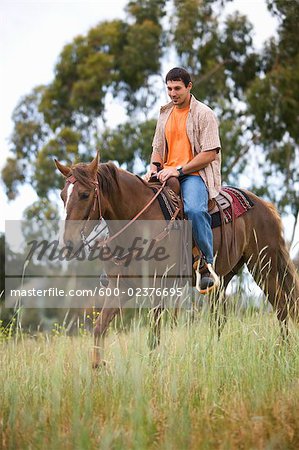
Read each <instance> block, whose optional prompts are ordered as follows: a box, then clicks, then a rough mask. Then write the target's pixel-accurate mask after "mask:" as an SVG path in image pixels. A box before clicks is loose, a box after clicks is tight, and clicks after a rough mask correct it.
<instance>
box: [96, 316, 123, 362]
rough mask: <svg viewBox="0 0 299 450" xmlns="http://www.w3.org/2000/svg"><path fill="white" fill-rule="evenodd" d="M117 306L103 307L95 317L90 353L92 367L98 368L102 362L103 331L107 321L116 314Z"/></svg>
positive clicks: (105, 329) (105, 328) (107, 324)
mask: <svg viewBox="0 0 299 450" xmlns="http://www.w3.org/2000/svg"><path fill="white" fill-rule="evenodd" d="M119 311H120V309H119V308H104V309H102V311H101V313H100V314H99V316H98V317H97V319H96V322H95V327H94V330H93V334H94V346H93V354H92V367H93V368H94V369H96V368H98V367H99V366H100V365H101V364H103V362H104V360H103V356H104V338H105V333H106V331H107V329H108V326H109V323H110V322H111V320H112V319H113V318H114V317H115V315H116V314H118V313H119Z"/></svg>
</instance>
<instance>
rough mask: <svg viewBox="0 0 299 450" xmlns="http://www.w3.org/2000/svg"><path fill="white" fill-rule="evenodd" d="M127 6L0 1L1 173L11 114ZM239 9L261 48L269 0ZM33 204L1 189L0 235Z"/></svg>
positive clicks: (253, 0)
mask: <svg viewBox="0 0 299 450" xmlns="http://www.w3.org/2000/svg"><path fill="white" fill-rule="evenodd" d="M127 3H128V0H109V1H107V0H98V1H91V0H77V1H71V0H52V1H45V0H39V1H30V0H23V1H16V0H0V60H1V72H0V89H1V91H0V105H1V108H0V149H1V160H0V168H2V167H3V165H4V163H5V159H6V158H7V156H8V154H9V142H8V141H9V135H10V133H11V131H12V121H11V114H12V111H13V109H14V107H15V106H16V104H17V102H18V101H19V99H20V97H21V96H22V95H25V94H28V93H29V92H30V91H31V89H32V88H33V87H35V86H37V85H38V84H46V83H49V82H50V81H51V80H52V78H53V69H54V65H55V62H56V60H57V57H58V55H59V53H60V52H61V50H62V48H63V46H64V45H65V44H67V43H69V42H71V41H72V40H73V38H74V37H75V36H77V35H78V34H85V33H86V32H87V31H88V30H89V29H90V28H91V27H92V26H94V25H96V24H97V23H98V22H100V21H102V20H105V19H108V20H110V19H113V18H124V17H125V13H124V11H123V10H124V6H125V5H126V4H127ZM236 9H238V10H240V11H241V12H242V13H244V14H246V15H247V16H248V18H249V20H250V21H251V22H252V23H253V24H254V27H255V44H256V46H257V47H261V45H262V43H263V42H264V40H265V39H267V38H268V37H269V36H271V35H273V34H274V33H275V24H276V22H275V20H274V19H273V18H272V17H271V16H270V14H269V13H268V11H267V9H266V4H265V0H234V1H233V2H232V3H231V2H228V4H227V6H226V10H227V12H228V13H231V12H233V11H234V10H236ZM163 101H164V99H163ZM111 115H112V114H111ZM114 116H115V113H114ZM108 117H109V111H108ZM34 199H35V194H34V192H33V190H32V189H31V187H30V186H26V187H24V188H22V191H21V195H19V196H18V197H17V199H16V200H15V201H13V202H10V203H8V202H7V199H6V196H5V194H4V191H3V187H2V186H0V201H1V212H2V214H1V219H0V231H3V230H4V221H5V219H21V218H22V212H23V210H24V208H25V207H26V206H28V205H30V204H31V203H32V202H33V201H34Z"/></svg>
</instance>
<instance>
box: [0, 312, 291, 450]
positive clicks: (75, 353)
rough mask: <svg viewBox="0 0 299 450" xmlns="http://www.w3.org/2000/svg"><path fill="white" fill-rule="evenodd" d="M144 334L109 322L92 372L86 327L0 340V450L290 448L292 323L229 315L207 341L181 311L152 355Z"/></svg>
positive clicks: (201, 324) (202, 323)
mask: <svg viewBox="0 0 299 450" xmlns="http://www.w3.org/2000/svg"><path fill="white" fill-rule="evenodd" d="M147 332H148V330H147V329H146V328H145V327H143V326H141V325H140V323H138V321H136V322H134V323H133V325H132V327H131V329H130V331H128V332H126V333H124V332H117V331H116V330H115V329H112V330H111V331H110V333H109V336H108V338H107V346H106V354H105V358H106V360H107V361H108V364H107V366H106V367H103V368H101V369H99V370H92V369H91V364H90V353H91V349H92V337H91V336H90V335H88V334H87V335H83V336H81V337H66V336H64V335H63V333H57V332H56V333H54V334H52V335H51V336H42V335H41V336H39V337H35V338H29V337H25V336H21V337H20V338H19V339H18V341H17V342H16V340H14V339H2V341H1V343H0V361H1V368H0V448H3V449H6V448H9V449H34V450H36V449H53V450H54V449H55V450H57V449H65V450H67V449H138V450H142V449H163V450H167V449H169V450H172V449H180V450H181V449H206V450H208V449H211V450H212V449H213V450H214V449H225V450H230V449H244V450H247V449H269V450H270V449H282V450H285V449H298V448H299V352H298V350H299V348H298V347H299V330H297V329H296V328H295V327H292V329H291V339H290V343H289V345H288V346H286V345H284V346H283V345H280V340H279V327H278V324H277V321H276V319H275V317H273V316H272V315H263V314H257V315H254V314H253V315H248V316H246V317H244V318H242V320H241V319H238V318H237V317H233V316H232V317H231V318H230V319H229V321H228V323H227V326H226V328H225V330H224V332H223V334H222V337H221V339H220V341H218V340H217V338H216V336H215V335H214V334H213V332H211V330H210V328H209V325H208V321H207V318H205V317H203V318H201V319H198V320H196V321H195V322H194V323H192V324H190V323H189V324H188V321H186V316H184V315H182V317H180V321H179V325H178V326H177V327H176V328H174V329H171V327H170V326H169V325H168V324H166V325H165V327H164V328H163V331H162V342H161V345H160V347H159V348H158V349H157V350H155V351H154V352H153V353H150V351H149V349H148V347H147Z"/></svg>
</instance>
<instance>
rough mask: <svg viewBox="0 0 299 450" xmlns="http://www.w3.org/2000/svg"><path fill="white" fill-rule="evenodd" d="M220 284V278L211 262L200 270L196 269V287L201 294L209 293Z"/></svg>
mask: <svg viewBox="0 0 299 450" xmlns="http://www.w3.org/2000/svg"><path fill="white" fill-rule="evenodd" d="M219 285H220V279H219V277H218V275H217V274H216V272H215V271H214V269H213V267H212V265H211V264H207V265H206V266H205V267H204V269H203V270H201V271H200V272H199V271H198V270H197V271H196V289H197V290H198V291H199V293H200V294H208V293H210V292H212V291H213V290H214V289H216V288H217V287H218V286H219Z"/></svg>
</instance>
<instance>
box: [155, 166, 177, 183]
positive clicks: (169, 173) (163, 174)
mask: <svg viewBox="0 0 299 450" xmlns="http://www.w3.org/2000/svg"><path fill="white" fill-rule="evenodd" d="M178 176H179V172H178V171H177V169H176V168H175V167H168V168H167V169H162V170H160V172H158V173H157V177H158V179H159V181H161V183H163V182H164V181H166V180H168V178H170V177H177V178H178Z"/></svg>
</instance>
